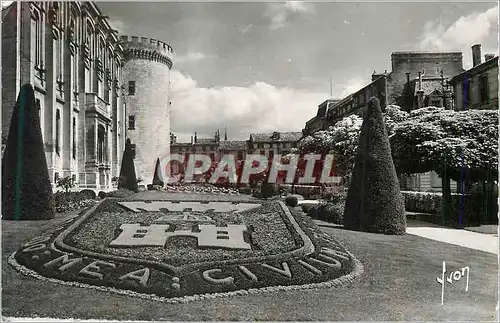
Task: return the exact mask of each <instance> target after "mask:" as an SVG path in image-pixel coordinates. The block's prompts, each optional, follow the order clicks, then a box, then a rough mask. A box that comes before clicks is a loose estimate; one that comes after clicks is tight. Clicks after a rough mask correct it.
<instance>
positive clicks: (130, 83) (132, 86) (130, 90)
mask: <svg viewBox="0 0 500 323" xmlns="http://www.w3.org/2000/svg"><path fill="white" fill-rule="evenodd" d="M128 95H135V81H128Z"/></svg>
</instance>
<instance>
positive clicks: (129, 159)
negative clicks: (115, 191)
mask: <svg viewBox="0 0 500 323" xmlns="http://www.w3.org/2000/svg"><path fill="white" fill-rule="evenodd" d="M120 179H121V180H120V182H119V183H118V188H124V189H128V190H131V191H134V192H137V191H138V186H137V177H136V175H135V166H134V156H133V154H132V144H131V142H130V139H127V141H126V142H125V151H124V152H123V158H122V167H121V169H120Z"/></svg>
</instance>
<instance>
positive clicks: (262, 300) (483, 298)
mask: <svg viewBox="0 0 500 323" xmlns="http://www.w3.org/2000/svg"><path fill="white" fill-rule="evenodd" d="M141 198H144V196H142V197H141ZM231 198H233V197H231ZM151 199H153V200H154V199H158V195H155V196H152V197H151ZM297 210H298V209H297ZM68 216H69V215H68V214H66V215H63V216H62V215H58V216H57V217H56V219H54V220H50V221H45V222H33V221H23V222H13V221H2V245H3V249H2V256H3V257H2V262H3V263H2V287H3V295H2V307H3V313H2V314H3V316H8V317H9V316H15V317H33V316H46V317H57V318H79V319H98V318H99V319H108V320H112V319H119V320H174V321H177V320H178V321H183V320H195V321H202V320H211V321H216V320H240V321H242V320H267V321H310V320H314V321H325V320H327V321H335V320H348V321H355V320H408V321H409V320H418V321H422V320H435V321H442V320H445V321H449V320H460V321H462V320H469V321H471V320H472V321H489V320H493V319H494V315H495V314H494V309H495V305H496V301H497V290H498V281H497V277H498V276H497V273H498V265H497V263H498V260H497V257H496V256H495V255H492V254H488V253H485V252H481V251H476V250H472V249H468V248H464V247H460V246H454V245H449V244H445V243H441V242H436V241H433V240H429V239H425V238H420V237H417V236H413V235H405V236H385V235H379V234H369V233H361V232H353V231H346V230H342V229H335V228H321V229H322V230H323V231H324V232H326V233H328V234H329V235H331V236H332V237H334V238H335V239H336V240H338V241H339V242H340V243H341V244H342V245H343V246H345V247H346V249H348V250H349V251H350V252H352V253H353V254H354V255H355V256H356V257H357V258H358V259H359V260H360V261H361V263H362V264H363V267H364V274H363V276H362V277H361V278H360V279H359V280H358V281H357V282H355V283H354V285H350V286H344V287H337V288H334V289H332V288H323V289H310V290H300V291H293V290H289V291H287V290H285V291H280V292H278V293H262V294H249V295H242V296H233V297H230V298H216V299H206V300H199V301H194V302H189V303H187V304H165V303H163V302H159V301H153V300H145V299H140V298H135V297H130V296H125V295H116V294H111V293H108V292H104V291H96V290H93V289H87V288H78V287H71V286H64V285H59V284H54V283H51V282H47V281H42V280H38V279H34V278H31V277H26V276H23V275H20V274H19V273H18V272H17V271H16V270H14V269H13V268H12V267H11V266H9V265H8V264H7V258H8V257H9V256H10V255H11V254H12V253H13V252H14V251H16V250H17V249H18V248H19V245H21V244H22V243H24V242H25V241H26V240H29V239H30V238H33V237H35V236H37V235H38V234H39V233H40V232H41V231H42V230H43V229H45V228H48V227H51V226H53V225H54V224H56V223H57V222H59V221H62V220H64V219H65V218H67V217H68ZM442 261H446V266H447V268H449V270H450V271H451V270H455V269H459V268H461V267H464V266H470V281H469V290H468V292H465V291H464V289H465V282H464V280H463V279H462V280H460V281H458V282H456V283H455V282H454V283H453V284H452V285H450V284H447V285H445V286H446V289H445V297H444V305H441V286H440V285H439V284H438V283H437V281H436V278H437V277H439V276H440V274H441V267H442ZM76 303H77V304H78V306H75V304H76Z"/></svg>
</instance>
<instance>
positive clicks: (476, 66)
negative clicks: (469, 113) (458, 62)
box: [450, 44, 498, 111]
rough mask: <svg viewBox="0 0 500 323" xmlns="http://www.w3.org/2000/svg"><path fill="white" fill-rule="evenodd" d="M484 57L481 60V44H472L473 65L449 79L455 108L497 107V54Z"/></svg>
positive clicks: (459, 109)
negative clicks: (453, 94) (483, 59)
mask: <svg viewBox="0 0 500 323" xmlns="http://www.w3.org/2000/svg"><path fill="white" fill-rule="evenodd" d="M484 58H485V61H484V62H481V45H480V44H476V45H474V46H472V60H473V67H472V68H471V69H469V70H467V71H465V72H463V73H460V74H458V75H456V76H455V77H453V78H452V79H451V80H450V84H451V86H452V87H453V89H454V93H455V98H454V99H455V106H454V108H455V110H458V111H461V110H466V109H498V56H494V55H491V54H486V55H484Z"/></svg>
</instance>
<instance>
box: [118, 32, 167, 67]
mask: <svg viewBox="0 0 500 323" xmlns="http://www.w3.org/2000/svg"><path fill="white" fill-rule="evenodd" d="M120 44H121V45H122V46H123V50H124V54H125V59H126V60H128V59H133V58H136V59H137V58H142V59H149V60H155V61H160V62H162V63H165V64H167V65H169V67H172V58H173V53H174V50H173V48H172V47H171V46H170V45H169V44H167V43H165V42H163V41H161V40H158V39H154V38H149V37H140V36H129V35H122V36H120Z"/></svg>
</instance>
